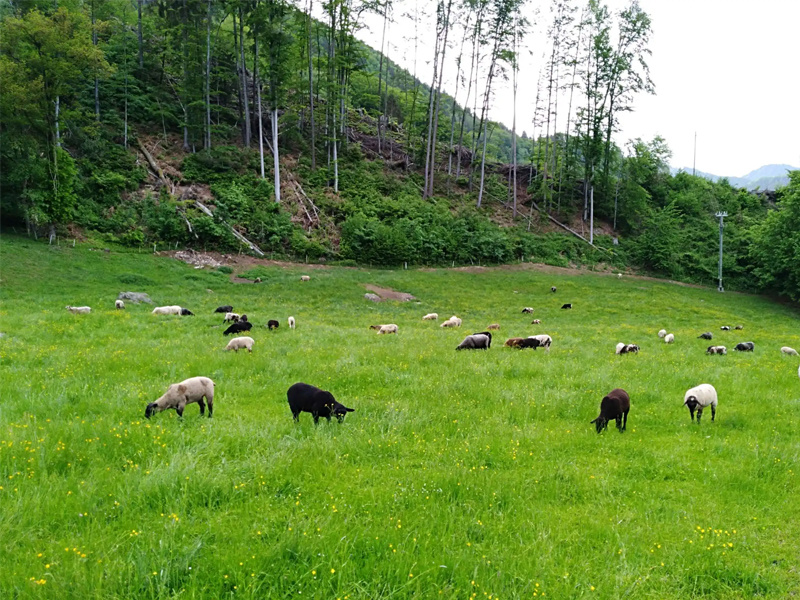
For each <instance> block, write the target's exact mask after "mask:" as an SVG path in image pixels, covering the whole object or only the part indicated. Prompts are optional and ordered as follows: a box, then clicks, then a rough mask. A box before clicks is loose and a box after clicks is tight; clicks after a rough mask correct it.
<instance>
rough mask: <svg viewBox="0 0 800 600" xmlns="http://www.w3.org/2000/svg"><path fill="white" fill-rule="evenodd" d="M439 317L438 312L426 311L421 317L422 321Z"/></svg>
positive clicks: (434, 319)
mask: <svg viewBox="0 0 800 600" xmlns="http://www.w3.org/2000/svg"><path fill="white" fill-rule="evenodd" d="M438 318H439V313H428V314H427V315H425V316H424V317H422V320H423V321H436V320H437V319H438Z"/></svg>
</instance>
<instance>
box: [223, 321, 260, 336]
mask: <svg viewBox="0 0 800 600" xmlns="http://www.w3.org/2000/svg"><path fill="white" fill-rule="evenodd" d="M252 328H253V324H252V323H250V322H249V321H239V322H238V323H234V324H233V325H231V326H230V327H228V328H227V329H226V330H225V331H223V332H222V335H230V334H232V333H242V332H243V331H250V330H251V329H252Z"/></svg>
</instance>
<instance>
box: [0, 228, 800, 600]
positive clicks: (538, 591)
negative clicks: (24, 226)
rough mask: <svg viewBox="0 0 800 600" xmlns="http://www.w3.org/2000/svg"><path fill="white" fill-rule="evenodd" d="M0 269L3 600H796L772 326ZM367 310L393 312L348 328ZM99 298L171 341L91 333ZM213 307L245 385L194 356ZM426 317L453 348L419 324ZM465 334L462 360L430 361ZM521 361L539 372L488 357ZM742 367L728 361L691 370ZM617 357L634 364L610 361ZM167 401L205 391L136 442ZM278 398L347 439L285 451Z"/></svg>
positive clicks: (482, 295) (89, 258) (128, 264)
mask: <svg viewBox="0 0 800 600" xmlns="http://www.w3.org/2000/svg"><path fill="white" fill-rule="evenodd" d="M0 252H2V254H0V260H1V261H2V263H1V264H2V267H1V268H0V279H2V282H1V283H0V300H2V306H1V307H0V331H3V332H4V333H5V334H6V336H5V337H3V338H2V339H0V479H1V480H0V565H1V566H0V597H2V598H17V597H19V598H28V597H39V598H82V599H84V598H103V599H108V598H171V597H176V598H177V597H181V598H223V597H243V598H320V599H329V598H341V599H344V598H349V599H356V598H363V599H375V598H409V597H416V598H452V599H466V598H492V599H495V598H500V599H510V598H534V597H545V598H557V599H560V598H654V599H655V598H658V599H671V598H697V597H706V598H752V597H755V596H758V597H765V598H786V597H789V596H790V595H794V594H796V593H798V592H800V574H798V569H800V550H798V548H800V544H798V540H800V501H799V500H798V498H799V496H798V483H797V479H798V468H799V466H798V460H800V456H799V451H800V442H798V439H799V438H800V434H798V431H800V380H798V376H797V367H798V360H797V358H789V357H785V356H782V355H781V354H780V353H779V350H778V349H779V347H780V346H782V345H790V346H794V347H800V329H799V328H798V320H797V313H796V311H794V310H793V309H792V308H791V307H786V306H783V305H779V304H775V303H773V302H770V301H768V300H765V299H762V298H758V297H752V296H745V295H738V294H724V295H722V294H718V293H717V292H715V291H712V290H708V289H703V290H701V289H694V288H689V287H681V286H675V285H671V284H667V283H658V282H652V281H646V280H638V279H634V278H627V277H626V278H623V279H617V278H616V277H609V276H602V275H593V274H582V275H562V274H559V275H554V274H548V273H540V272H536V271H533V270H500V269H498V270H487V271H485V272H481V273H469V272H464V271H448V270H438V271H429V272H419V271H399V272H398V271H376V270H372V271H369V270H358V269H343V268H330V269H313V270H312V269H305V268H303V267H302V266H300V265H298V266H297V268H281V267H259V271H260V274H261V276H262V278H263V279H264V282H263V283H262V284H260V285H237V284H233V283H231V282H230V281H229V278H228V276H227V275H224V274H222V273H218V272H211V271H208V270H195V269H193V268H191V267H189V266H186V265H183V264H181V263H178V262H175V261H172V260H170V259H167V258H161V257H153V256H148V255H143V254H142V255H139V254H119V253H115V252H112V253H105V252H102V251H90V250H89V249H88V248H86V247H80V246H79V247H77V248H71V247H64V246H61V247H48V246H46V245H43V244H37V243H34V242H29V241H25V240H21V239H15V238H10V239H9V238H6V239H4V240H2V241H0ZM302 273H309V274H310V275H311V276H312V280H311V281H310V282H308V283H300V282H299V281H298V279H299V275H300V274H302ZM366 283H372V284H376V285H381V286H386V287H391V288H393V289H397V290H401V291H405V292H411V293H413V294H414V295H415V296H417V298H418V299H419V303H414V302H409V303H396V302H384V303H381V304H373V303H370V302H367V301H365V300H364V299H363V294H364V292H365V290H364V288H363V284H366ZM551 285H556V286H558V293H557V294H551V293H550V286H551ZM127 290H130V291H143V292H148V293H149V294H150V295H151V297H152V298H153V300H154V301H155V302H156V304H181V305H183V306H186V307H188V308H190V309H191V310H192V311H194V312H195V313H196V315H197V316H196V317H193V318H192V317H183V318H181V317H156V316H153V315H151V314H149V313H150V310H152V306H148V305H139V306H136V305H132V304H129V305H128V308H127V310H125V311H124V312H122V311H115V310H114V299H115V297H116V295H117V293H118V292H120V291H127ZM563 302H572V303H573V304H574V307H575V308H574V309H573V310H572V311H561V310H559V307H560V306H561V304H562V303H563ZM228 303H230V304H233V305H234V308H235V309H236V310H237V311H239V312H246V313H247V314H248V316H249V317H250V319H251V321H253V322H254V323H255V324H256V325H257V327H255V328H254V330H253V332H252V337H254V338H255V340H256V346H255V350H254V352H253V354H252V355H248V354H247V353H242V352H240V353H238V354H234V353H226V352H223V348H224V347H225V343H226V341H227V340H226V339H225V338H223V336H222V327H221V322H222V319H221V315H214V314H213V312H212V311H213V309H214V308H215V307H216V306H218V305H220V304H228ZM66 304H72V305H83V304H88V305H90V306H92V309H93V310H92V314H91V315H72V314H69V313H68V312H67V311H66V310H64V306H65V305H66ZM526 305H529V306H533V307H535V309H536V312H535V314H534V315H523V314H521V313H520V311H521V308H522V307H523V306H526ZM432 311H435V312H438V313H439V315H440V317H442V318H446V317H447V316H449V315H451V314H457V315H458V316H460V317H462V318H463V320H464V326H463V327H462V328H461V329H460V330H442V329H440V328H439V327H438V324H437V323H435V322H423V321H421V317H422V315H424V314H425V313H427V312H432ZM290 314H291V315H294V316H295V317H296V318H297V323H298V325H297V329H296V331H294V332H292V331H290V330H288V328H286V317H287V316H288V315H290ZM270 318H277V319H279V320H280V321H281V328H280V329H279V330H278V331H275V332H270V331H267V330H266V328H264V327H263V324H265V323H266V321H267V319H270ZM532 318H540V319H541V320H542V325H540V326H534V325H531V324H530V321H531V320H532ZM440 322H441V321H440ZM492 322H499V323H500V324H501V327H502V329H501V331H500V332H499V334H498V335H497V336H496V339H495V342H494V343H493V346H492V349H491V350H489V351H488V352H461V353H456V352H455V351H454V348H455V346H456V345H457V344H458V343H459V342H460V340H461V339H462V337H463V335H464V334H466V333H471V332H475V331H481V330H483V329H484V327H485V326H486V325H487V324H489V323H492ZM373 323H397V324H398V325H399V326H400V333H399V334H398V335H396V336H377V335H375V333H374V332H373V331H370V330H369V329H367V326H368V325H370V324H373ZM737 323H742V324H744V326H745V329H744V331H742V332H734V331H731V332H727V333H726V332H720V331H719V326H720V325H725V324H728V325H735V324H737ZM661 327H665V328H666V329H667V330H668V331H670V332H673V333H674V334H675V337H676V342H675V344H674V345H672V346H667V345H665V344H663V343H661V341H660V340H658V339H657V338H656V336H655V333H656V331H658V329H660V328H661ZM703 331H712V332H713V333H714V340H713V342H706V341H705V340H699V339H696V338H697V336H698V335H699V334H700V333H701V332H703ZM534 333H549V334H550V335H552V336H553V339H554V343H553V348H552V351H551V352H549V353H546V352H543V351H541V350H539V351H535V352H534V351H530V350H527V351H514V350H509V349H507V348H503V347H502V342H503V341H504V340H505V338H506V337H510V336H514V335H520V336H527V335H532V334H534ZM746 340H752V341H754V342H755V343H756V352H755V353H754V354H738V353H733V352H731V353H729V354H728V355H727V356H706V355H705V354H704V350H705V347H706V346H708V345H710V344H712V343H714V344H717V343H719V344H724V345H727V346H728V348H729V349H732V347H733V345H734V344H735V343H736V342H737V341H746ZM618 341H623V342H630V343H637V344H639V345H640V346H641V348H642V350H641V353H640V354H639V355H638V356H637V355H628V356H615V355H614V346H615V344H616V343H617V342H618ZM194 375H206V376H209V377H211V378H212V379H214V380H215V382H216V383H217V397H216V399H215V402H214V405H215V412H214V418H213V419H211V420H209V419H206V418H200V417H199V414H198V412H199V411H198V408H197V405H191V406H189V407H188V408H187V410H186V413H185V416H184V418H183V420H181V419H179V418H178V417H177V416H176V414H175V412H174V411H169V412H165V413H161V414H158V415H155V416H154V417H153V418H152V419H151V420H150V421H147V420H145V419H144V418H143V414H144V409H145V405H146V404H147V402H149V401H152V400H154V399H155V398H157V397H158V396H160V395H161V394H162V393H163V392H164V390H165V389H166V387H167V385H168V384H170V383H173V382H177V381H180V380H182V379H184V378H186V377H190V376H194ZM297 381H305V382H308V383H313V384H316V385H318V386H320V387H323V388H325V389H329V390H331V391H332V392H333V394H334V395H335V396H336V398H337V399H339V400H340V401H342V402H343V403H344V404H346V405H347V406H351V407H354V408H355V409H356V412H355V413H352V414H350V415H349V416H348V417H347V420H346V421H345V423H344V424H341V425H340V424H337V423H336V422H335V421H334V422H332V423H327V422H325V421H324V420H323V421H322V422H321V423H320V425H319V426H318V427H314V426H313V424H312V422H311V416H310V415H308V414H303V415H302V416H301V422H300V424H299V425H298V424H295V423H293V422H292V419H291V415H290V412H289V409H288V406H287V403H286V389H287V388H288V387H289V385H291V384H292V383H295V382H297ZM702 382H708V383H712V384H713V385H715V386H716V388H717V390H718V392H719V396H720V404H719V411H718V414H717V422H716V423H713V424H712V423H711V422H710V414H709V413H708V412H707V413H706V414H705V415H704V417H703V422H702V424H701V425H700V426H697V425H693V424H692V423H690V420H689V414H688V411H687V410H686V409H685V408H683V407H682V402H683V392H684V391H685V390H686V389H687V388H688V387H691V386H693V385H696V384H698V383H702ZM615 387H623V388H625V389H626V390H627V391H628V392H629V393H630V395H631V402H632V409H631V413H630V417H629V420H628V431H627V433H625V434H623V435H620V434H618V433H617V431H616V430H615V429H614V428H613V423H612V424H611V427H610V429H609V430H608V431H607V432H606V433H605V434H603V435H597V434H596V433H595V431H594V427H593V426H592V425H590V424H589V421H591V420H592V419H594V417H595V416H597V412H598V407H599V403H600V399H601V398H602V396H603V395H604V394H605V393H606V392H608V391H609V390H611V389H612V388H615Z"/></svg>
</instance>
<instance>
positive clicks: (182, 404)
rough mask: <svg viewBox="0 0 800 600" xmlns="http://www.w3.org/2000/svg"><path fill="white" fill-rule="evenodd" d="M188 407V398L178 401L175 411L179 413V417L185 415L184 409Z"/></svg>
mask: <svg viewBox="0 0 800 600" xmlns="http://www.w3.org/2000/svg"><path fill="white" fill-rule="evenodd" d="M184 408H186V400H185V399H184V400H181V401H180V402H179V403H178V406H176V407H175V412H176V413H178V416H179V417H183V409H184Z"/></svg>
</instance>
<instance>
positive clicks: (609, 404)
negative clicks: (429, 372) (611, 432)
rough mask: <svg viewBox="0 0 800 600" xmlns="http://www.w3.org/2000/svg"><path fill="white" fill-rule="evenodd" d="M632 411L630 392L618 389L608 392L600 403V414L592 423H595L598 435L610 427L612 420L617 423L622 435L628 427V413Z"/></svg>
mask: <svg viewBox="0 0 800 600" xmlns="http://www.w3.org/2000/svg"><path fill="white" fill-rule="evenodd" d="M630 410H631V398H630V396H628V392H626V391H625V390H623V389H620V388H617V389H615V390H611V391H610V392H608V394H607V395H606V396H604V397H603V399H602V400H601V401H600V414H599V415H597V418H596V419H595V420H594V421H591V423H594V426H595V429H596V430H597V433H600V432H601V431H603V430H604V429H605V428H607V427H608V422H609V421H611V420H612V419H613V420H615V421H616V422H617V429H618V430H619V432H620V433H622V432H623V431H625V428H626V427H627V426H628V412H629V411H630Z"/></svg>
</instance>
